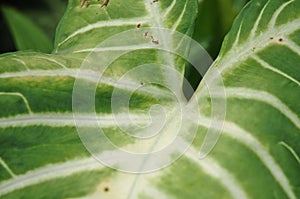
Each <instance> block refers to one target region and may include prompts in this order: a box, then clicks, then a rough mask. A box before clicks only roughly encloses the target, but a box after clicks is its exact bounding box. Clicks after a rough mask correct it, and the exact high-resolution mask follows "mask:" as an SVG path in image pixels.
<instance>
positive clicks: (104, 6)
mask: <svg viewBox="0 0 300 199" xmlns="http://www.w3.org/2000/svg"><path fill="white" fill-rule="evenodd" d="M98 1H99V0H98ZM108 3H109V0H105V1H104V3H103V4H102V5H101V6H100V7H101V8H106V7H107V5H108Z"/></svg>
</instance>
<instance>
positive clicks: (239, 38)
mask: <svg viewBox="0 0 300 199" xmlns="http://www.w3.org/2000/svg"><path fill="white" fill-rule="evenodd" d="M196 3H197V1H193V0H186V1H176V0H173V1H171V0H169V1H159V2H156V3H155V2H154V3H153V2H152V3H151V1H147V0H145V1H140V2H136V1H121V0H119V1H117V0H115V1H110V2H109V5H108V7H107V8H102V9H100V8H99V4H97V3H93V2H92V3H91V5H90V6H89V7H88V8H80V2H79V1H75V0H73V1H70V2H69V5H68V9H67V11H66V14H65V16H64V18H63V19H62V21H61V23H60V25H59V27H58V30H57V35H56V42H55V46H56V47H55V54H52V55H47V54H41V53H22V52H19V53H11V54H6V55H3V56H2V57H1V58H0V63H1V68H0V81H1V83H0V91H1V92H0V95H1V97H0V104H1V110H2V111H1V112H0V114H1V115H0V116H1V119H0V143H1V148H0V158H1V159H0V166H1V167H0V180H1V182H0V195H1V196H2V198H114V199H117V198H162V199H164V198H239V199H240V198H299V196H300V190H299V187H300V180H299V176H300V170H299V169H300V168H299V167H300V166H299V165H300V164H299V155H298V154H299V153H300V148H299V145H298V144H297V143H299V140H300V135H299V133H300V130H299V129H300V121H299V118H300V117H299V115H300V109H299V103H297V99H299V97H300V90H299V81H300V80H299V79H300V77H299V75H298V74H299V72H297V71H298V70H299V69H298V68H299V67H297V64H298V63H300V62H299V60H300V50H299V45H300V41H299V38H300V37H299V32H300V16H299V13H300V12H299V11H300V1H299V0H294V1H280V0H277V1H275V0H274V1H271V0H270V1H266V0H255V1H252V2H251V3H249V4H248V5H247V6H246V7H245V8H244V10H243V11H242V13H241V14H240V15H239V17H238V18H237V19H236V21H235V23H234V24H233V27H232V30H231V31H230V33H229V34H228V35H227V37H226V39H225V41H224V45H223V48H222V51H221V53H220V56H219V57H218V59H217V60H216V61H215V62H214V64H213V66H212V68H211V69H210V71H209V72H208V73H207V74H206V76H205V78H204V81H202V83H201V84H200V86H199V88H198V90H197V91H196V93H195V94H194V96H193V97H192V99H191V100H190V101H189V102H188V103H187V102H186V100H185V99H184V97H183V94H182V88H181V87H182V86H181V85H182V81H183V77H182V76H183V72H184V67H183V66H184V61H183V60H182V59H180V58H179V57H178V56H175V55H173V54H169V53H166V52H162V50H158V49H157V46H163V47H164V48H163V49H172V48H173V47H174V46H178V45H179V44H181V43H182V41H186V40H179V41H178V38H177V37H176V35H168V34H166V31H164V30H163V29H139V28H136V26H137V24H141V25H142V27H149V28H153V27H159V28H171V29H172V30H177V31H179V32H181V33H184V34H186V35H188V36H191V35H192V32H193V25H194V19H195V17H196V15H197V6H196V5H197V4H196ZM130 29H134V30H132V31H130V32H129V33H132V34H131V35H130V37H128V38H127V39H125V40H124V39H123V37H122V36H124V34H121V35H120V34H118V33H120V32H122V31H124V30H130ZM144 30H150V31H153V32H150V33H151V34H153V35H154V36H155V39H158V41H159V45H156V44H155V43H154V44H153V43H152V42H151V39H150V40H149V38H148V39H139V36H138V35H141V38H142V37H143V36H142V35H143V34H144V33H145V32H144ZM112 35H116V36H115V37H113V38H112V39H109V40H106V39H107V38H109V37H110V36H112ZM125 36H126V34H125ZM167 36H168V37H167ZM118 38H122V39H120V40H118ZM136 38H137V39H136ZM105 40H106V41H107V42H105ZM103 41H104V43H101V42H103ZM111 41H113V42H117V43H113V42H111ZM187 41H188V40H187ZM134 42H140V43H141V44H148V45H149V46H150V47H149V46H147V48H142V49H141V48H139V47H140V45H137V44H140V43H134ZM99 43H101V44H100V45H99ZM183 43H184V45H185V47H186V48H188V47H189V42H183ZM110 45H111V46H110ZM151 46H153V48H151ZM179 46H180V45H179ZM115 49H117V50H115ZM128 49H131V50H132V51H130V52H128V53H126V54H122V52H123V51H126V52H127V51H128ZM95 51H96V52H95ZM117 55H120V57H117V58H116V59H114V61H113V62H111V63H110V62H109V63H110V66H109V68H107V70H105V71H104V72H103V71H102V69H103V68H101V67H102V65H103V64H105V63H106V62H108V61H107V60H109V58H111V57H112V56H117ZM93 56H96V58H99V57H98V56H100V58H101V59H100V63H101V64H97V65H95V66H98V67H94V68H91V69H90V68H85V67H84V66H86V65H89V64H88V63H89V61H93V60H91V59H90V58H94V57H93ZM183 56H187V51H186V52H184V53H183ZM96 61H99V60H98V59H97V60H96ZM151 63H156V64H158V66H156V67H154V68H151V67H148V68H145V67H142V70H141V71H138V73H136V74H131V73H129V75H126V74H127V72H128V71H130V72H131V71H135V70H138V69H139V67H137V66H151V65H149V64H151ZM144 64H148V65H144ZM92 65H93V64H92ZM165 65H168V66H172V67H173V68H171V69H170V70H169V69H166V67H165ZM79 68H80V69H81V71H79ZM85 69H86V70H85ZM151 69H152V70H151ZM153 69H154V70H153ZM174 69H175V70H174ZM172 71H174V72H175V73H174V74H173V73H172ZM78 72H81V73H78ZM99 72H100V75H101V76H102V78H101V79H100V81H99V82H98V80H99V79H98V75H99ZM145 73H146V75H145ZM78 74H79V75H78ZM178 74H179V75H178ZM218 74H220V75H218ZM123 76H124V77H125V78H123ZM76 77H80V78H77V79H76ZM75 79H76V80H75ZM119 80H120V81H119ZM151 81H155V82H158V83H159V85H158V84H155V82H154V83H153V82H151ZM136 88H138V89H137V90H135V89H136ZM166 88H167V89H166ZM92 91H94V92H95V97H93V96H90V92H92ZM114 92H117V94H118V95H117V96H115V93H114ZM132 93H134V94H132ZM225 94H226V97H225ZM127 96H130V97H131V98H130V100H129V102H128V104H123V103H122V99H123V98H125V99H126V97H127ZM72 97H73V106H72ZM115 97H117V98H115ZM114 99H119V100H117V101H114ZM74 100H75V101H74ZM93 100H94V101H95V105H94V107H88V108H91V110H90V109H88V110H86V109H83V108H84V107H85V105H86V104H87V103H88V102H91V101H92V102H93ZM116 102H120V103H116ZM114 103H116V104H114ZM156 104H160V106H159V107H158V106H157V105H156ZM154 105H155V106H154ZM224 105H225V106H224ZM127 106H129V108H130V113H129V114H128V115H129V116H130V117H131V118H130V119H131V121H130V120H128V118H127V117H124V114H126V111H127V108H128V107H127ZM157 107H158V108H157ZM161 107H164V111H165V112H164V113H165V114H162V113H158V114H157V111H161ZM74 108H75V111H76V112H75V113H74V117H75V121H76V122H78V123H77V129H76V126H75V122H74V118H73V113H72V111H74ZM150 108H152V109H150ZM225 108H226V112H223V110H225ZM72 109H73V110H72ZM149 109H150V111H149V113H150V115H151V116H152V118H151V119H152V122H154V123H155V122H157V120H158V122H159V121H160V120H163V119H167V122H166V124H165V126H164V127H163V128H162V130H161V132H160V135H159V136H158V137H157V136H154V137H151V138H150V139H146V140H145V139H141V140H140V139H135V138H134V137H132V136H128V135H127V134H126V133H132V132H133V133H135V132H136V129H139V128H140V127H141V126H142V127H143V126H144V125H147V124H149V122H151V121H150V117H149V114H148V110H149ZM94 110H95V112H96V114H97V118H96V119H98V121H97V120H95V117H93V116H95V115H93V111H94ZM197 110H200V114H199V112H198V111H197ZM180 111H181V112H180ZM225 114H226V118H225V120H223V119H224V116H225ZM161 115H166V116H167V118H162V117H161ZM125 116H126V115H125ZM199 117H200V118H199ZM210 118H212V119H213V120H211V119H210ZM115 120H116V121H117V122H119V123H118V124H116V121H115ZM97 122H99V124H100V126H101V127H102V129H103V131H104V135H106V136H107V138H109V139H110V140H111V141H112V142H113V143H114V144H115V145H116V146H118V147H121V148H124V149H126V150H133V151H136V152H137V151H138V152H151V151H153V150H159V149H160V148H161V147H162V146H166V145H168V144H169V143H170V142H171V141H172V139H174V136H175V137H176V135H174V134H177V133H178V131H179V133H183V135H186V136H178V137H179V138H180V139H179V142H177V143H178V149H179V150H180V149H181V145H182V146H184V145H186V142H189V141H191V140H192V139H193V138H192V139H191V137H189V136H191V135H192V136H193V133H190V132H193V131H197V132H198V133H197V136H196V138H195V139H194V143H193V145H192V146H191V147H190V148H189V149H188V150H187V151H185V154H184V156H182V157H181V158H180V159H178V160H177V161H176V162H174V163H173V164H172V165H171V166H169V167H166V168H164V169H160V170H158V171H155V172H152V173H148V174H131V173H124V172H119V171H116V170H113V169H110V168H108V167H105V166H103V165H101V164H100V163H99V162H97V161H96V160H95V159H94V158H93V157H92V156H91V155H90V154H89V153H88V152H87V151H86V149H85V147H84V146H83V145H82V143H81V141H80V139H79V137H78V134H77V130H78V131H79V135H80V136H81V138H82V133H80V132H81V131H82V130H83V131H84V132H85V131H87V132H89V133H91V135H92V136H91V138H90V140H86V141H89V143H90V144H92V147H93V146H94V145H93V144H94V143H93V141H98V140H96V139H95V140H94V138H98V137H97V136H99V135H101V134H95V135H94V134H93V133H94V132H97V129H98V128H96V127H97V124H98V123H97ZM137 125H138V126H137ZM154 127H155V126H154ZM130 130H131V131H130ZM150 130H151V128H150ZM125 132H126V133H125ZM206 132H208V133H207V136H206V137H205V135H206ZM219 132H222V134H221V136H220V138H219V139H218V142H217V143H216V145H215V147H214V148H213V150H212V151H211V153H209V155H208V156H207V157H205V158H203V159H201V160H199V159H198V156H199V155H198V154H199V153H198V151H200V149H201V151H202V155H203V153H204V155H205V154H206V153H207V152H210V149H212V146H213V144H214V143H215V142H216V140H217V138H218V133H219ZM104 135H102V137H101V136H100V140H102V141H103V142H100V143H99V142H98V143H97V144H98V145H99V146H104V148H101V147H100V150H99V151H97V152H98V153H99V154H97V156H96V157H100V159H101V155H103V156H105V157H107V153H108V155H110V157H111V159H112V162H113V163H114V161H116V162H118V161H122V159H120V160H118V159H114V158H115V157H116V156H115V155H116V154H115V153H114V151H113V150H111V149H110V148H105V146H106V144H107V142H105V139H106V138H105V136H104ZM209 141H211V142H209ZM85 143H86V142H85ZM98 145H97V146H98ZM200 147H202V148H200ZM87 148H88V149H89V150H90V149H91V148H89V147H87ZM92 149H93V148H92ZM105 149H106V150H105ZM90 151H91V150H90ZM93 152H94V151H93ZM163 155H164V156H161V157H158V159H155V160H160V159H163V160H165V159H166V160H167V159H168V158H170V156H169V154H163ZM176 155H177V154H176V153H172V156H171V158H172V157H173V156H176ZM151 157H152V156H151ZM108 158H109V156H108ZM147 158H149V159H150V160H151V158H150V155H149V156H147V155H146V156H145V162H144V163H143V162H142V163H140V162H130V161H127V162H128V165H129V166H130V164H131V166H132V167H135V166H141V169H143V167H144V166H145V165H146V163H147V160H148V159H147ZM125 162H126V161H125ZM116 168H118V165H117V166H116Z"/></svg>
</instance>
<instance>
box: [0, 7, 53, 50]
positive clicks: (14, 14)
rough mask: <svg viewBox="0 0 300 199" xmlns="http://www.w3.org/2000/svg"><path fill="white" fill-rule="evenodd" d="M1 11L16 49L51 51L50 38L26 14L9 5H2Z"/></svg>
mask: <svg viewBox="0 0 300 199" xmlns="http://www.w3.org/2000/svg"><path fill="white" fill-rule="evenodd" d="M2 12H3V14H4V16H5V19H6V22H7V24H8V26H9V29H10V31H11V33H12V35H13V38H14V41H15V45H16V47H17V49H18V50H35V51H40V52H46V53H47V52H51V51H52V49H53V44H52V42H51V40H50V39H49V38H48V36H46V34H45V33H44V32H43V31H42V30H41V29H40V28H39V27H37V26H36V25H35V24H34V23H33V22H32V21H31V20H30V19H29V18H28V17H27V16H25V15H23V14H22V13H21V12H19V11H17V10H15V9H14V8H11V7H3V8H2Z"/></svg>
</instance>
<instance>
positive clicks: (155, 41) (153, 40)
mask: <svg viewBox="0 0 300 199" xmlns="http://www.w3.org/2000/svg"><path fill="white" fill-rule="evenodd" d="M151 39H152V43H153V44H156V45H158V44H159V41H158V40H156V39H154V37H153V36H151Z"/></svg>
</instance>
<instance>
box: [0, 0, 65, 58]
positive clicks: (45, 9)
mask: <svg viewBox="0 0 300 199" xmlns="http://www.w3.org/2000/svg"><path fill="white" fill-rule="evenodd" d="M67 2H68V1H67V0H0V7H1V14H0V53H5V52H12V51H16V50H27V49H28V50H38V51H43V52H51V50H52V45H53V39H54V35H55V28H56V26H57V24H58V22H59V20H60V18H61V17H62V15H63V13H64V11H65V8H66V5H67ZM28 30H31V31H30V32H28ZM18 42H19V43H18ZM24 42H25V44H24ZM49 42H50V43H49ZM49 45H50V46H49Z"/></svg>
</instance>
